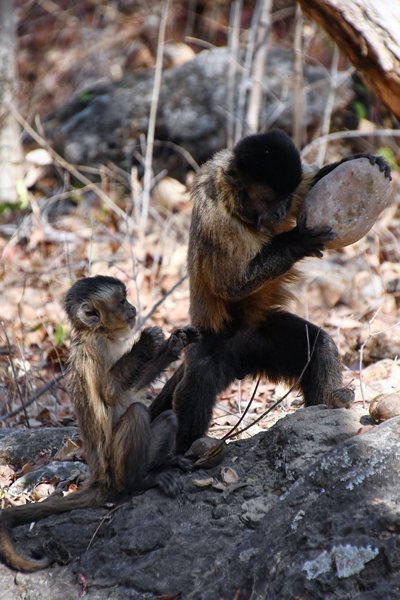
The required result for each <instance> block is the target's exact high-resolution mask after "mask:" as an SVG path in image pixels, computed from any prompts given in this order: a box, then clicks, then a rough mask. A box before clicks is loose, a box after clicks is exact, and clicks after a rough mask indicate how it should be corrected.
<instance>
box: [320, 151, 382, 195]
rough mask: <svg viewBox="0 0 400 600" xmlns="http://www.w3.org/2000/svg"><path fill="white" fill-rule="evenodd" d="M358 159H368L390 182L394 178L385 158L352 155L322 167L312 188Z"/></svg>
mask: <svg viewBox="0 0 400 600" xmlns="http://www.w3.org/2000/svg"><path fill="white" fill-rule="evenodd" d="M356 158H367V159H368V160H369V162H370V163H371V165H377V166H378V167H379V170H380V172H381V173H383V174H384V175H385V177H389V179H390V180H391V179H392V176H391V174H390V165H389V164H388V163H387V162H386V160H385V159H384V158H383V156H376V154H370V153H369V152H368V153H366V154H351V155H350V156H345V157H344V158H342V160H338V161H337V162H334V163H330V164H329V165H325V166H324V167H321V169H319V171H317V173H316V174H315V175H314V177H313V179H312V184H311V187H313V186H314V185H315V184H316V183H317V181H319V180H320V179H322V178H323V177H325V175H328V173H331V172H332V171H333V170H334V169H336V167H338V166H339V165H342V164H343V163H345V162H348V161H349V160H354V159H356Z"/></svg>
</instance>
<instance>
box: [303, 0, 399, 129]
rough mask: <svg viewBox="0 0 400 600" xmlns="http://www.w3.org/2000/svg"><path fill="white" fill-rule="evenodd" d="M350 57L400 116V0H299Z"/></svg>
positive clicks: (305, 10)
mask: <svg viewBox="0 0 400 600" xmlns="http://www.w3.org/2000/svg"><path fill="white" fill-rule="evenodd" d="M299 2H300V4H301V6H302V9H303V11H304V12H305V14H306V15H308V16H309V17H310V18H311V19H313V20H314V21H316V22H317V23H318V24H319V25H321V27H322V28H323V29H325V31H327V33H329V35H330V36H331V37H332V39H333V40H334V41H335V42H336V43H337V45H338V46H339V48H340V49H341V50H342V52H344V54H346V56H348V58H349V59H350V61H351V62H352V63H353V65H354V66H355V67H356V68H357V69H358V70H359V71H360V73H361V74H362V76H363V77H364V78H365V81H366V82H367V84H368V85H369V86H370V87H371V88H372V89H373V90H374V92H375V93H376V95H377V96H378V98H380V100H382V102H384V103H385V104H386V106H387V107H388V108H389V109H390V110H391V111H392V112H393V114H394V115H395V116H396V117H397V118H400V43H399V40H400V2H399V1H398V0H391V1H390V2H388V0H352V1H351V2H349V1H348V0H299Z"/></svg>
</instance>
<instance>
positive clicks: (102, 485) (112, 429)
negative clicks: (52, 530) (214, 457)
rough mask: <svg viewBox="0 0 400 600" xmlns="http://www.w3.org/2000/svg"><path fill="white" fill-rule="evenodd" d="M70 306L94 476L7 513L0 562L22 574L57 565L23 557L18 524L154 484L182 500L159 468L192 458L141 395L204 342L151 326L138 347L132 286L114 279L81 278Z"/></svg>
mask: <svg viewBox="0 0 400 600" xmlns="http://www.w3.org/2000/svg"><path fill="white" fill-rule="evenodd" d="M65 308H66V312H67V315H68V318H69V321H70V323H71V326H72V342H71V349H70V355H69V362H68V371H67V377H68V384H69V388H70V392H71V396H72V399H73V403H74V408H75V412H76V416H77V418H78V421H79V425H80V430H81V436H82V439H83V445H84V451H85V457H86V461H87V464H88V467H89V476H88V479H87V481H86V484H85V485H84V487H83V489H82V490H79V491H78V492H76V493H73V494H70V495H68V496H65V497H62V498H59V497H50V498H48V499H47V500H45V501H43V502H38V503H36V504H29V505H25V506H18V507H15V508H10V509H5V510H3V511H2V512H1V514H0V556H1V557H2V558H3V560H4V561H5V562H6V563H7V564H8V565H9V566H10V567H13V568H14V569H18V570H22V571H36V570H38V569H43V568H45V567H47V566H49V564H51V562H52V559H50V558H48V557H45V558H41V559H33V558H28V557H25V556H22V555H21V554H19V553H18V552H17V550H16V549H15V547H14V544H13V541H12V537H11V531H12V528H13V527H14V526H16V525H21V524H23V523H30V522H31V521H38V520H39V519H43V518H44V517H47V516H49V515H53V514H56V513H62V512H66V511H70V510H73V509H76V508H86V507H97V506H101V505H103V504H104V503H105V502H108V501H112V500H115V499H117V498H118V497H120V496H121V495H124V494H127V493H130V492H133V491H135V490H144V489H147V488H150V487H155V486H158V487H159V488H160V489H161V490H162V491H163V492H164V493H165V494H167V495H170V496H175V495H176V494H177V493H178V491H179V484H178V482H177V480H176V478H175V477H174V476H173V475H172V474H171V473H167V472H159V471H156V472H154V471H152V470H153V469H156V468H158V469H159V468H160V467H162V466H168V465H173V466H174V465H176V466H181V467H182V468H184V467H185V466H186V465H185V464H184V461H185V459H183V461H182V460H180V458H182V457H176V455H175V438H176V433H177V429H178V423H177V418H176V415H175V413H174V411H173V410H167V411H165V412H162V413H161V414H160V415H159V416H157V417H156V418H155V419H153V420H151V417H150V411H149V410H148V409H147V408H146V406H144V405H143V404H141V403H140V402H138V401H137V394H138V392H139V390H141V389H142V388H144V387H146V386H148V385H149V384H150V383H151V382H152V381H154V379H155V378H156V377H158V375H160V373H161V372H162V371H163V370H164V369H165V368H166V367H167V366H168V365H169V364H171V363H172V362H173V361H175V360H176V359H177V358H178V357H179V354H180V352H181V350H182V349H183V348H184V347H186V346H187V345H188V344H190V343H191V342H195V341H197V340H198V334H197V331H196V330H195V329H194V328H193V327H186V328H183V329H177V330H176V331H175V332H174V333H172V335H171V336H170V337H169V338H168V339H167V340H166V339H165V337H164V335H163V333H162V331H161V329H159V328H158V327H149V328H147V329H144V330H143V331H142V333H141V335H140V338H139V340H138V341H137V342H134V341H133V339H132V330H133V326H134V324H135V317H136V309H135V308H134V306H132V304H130V303H129V302H128V300H127V298H126V288H125V285H124V284H123V283H122V282H121V281H120V280H118V279H115V278H113V277H105V276H101V275H98V276H96V277H88V278H85V279H81V280H78V281H77V282H76V283H75V284H74V285H73V286H72V287H71V288H70V290H69V291H68V293H67V296H66V300H65ZM132 535H134V532H133V533H132Z"/></svg>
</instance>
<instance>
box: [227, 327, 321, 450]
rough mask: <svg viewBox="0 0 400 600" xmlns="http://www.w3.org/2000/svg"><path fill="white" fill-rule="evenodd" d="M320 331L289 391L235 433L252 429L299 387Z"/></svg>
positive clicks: (239, 433)
mask: <svg viewBox="0 0 400 600" xmlns="http://www.w3.org/2000/svg"><path fill="white" fill-rule="evenodd" d="M320 331H321V330H320V329H319V330H318V331H317V335H316V336H315V340H314V343H313V346H312V348H311V352H309V356H308V359H307V362H306V364H305V365H304V367H303V369H302V371H301V373H300V375H299V377H298V378H297V380H296V381H295V382H294V384H293V385H292V386H291V387H290V388H289V389H288V391H287V392H286V394H284V395H283V396H282V397H281V398H278V400H276V402H274V403H273V404H272V405H271V406H270V407H269V408H268V409H267V410H266V411H265V412H263V413H262V414H261V415H260V416H259V417H257V419H255V420H254V421H253V422H252V423H249V425H246V427H243V429H239V431H236V433H235V435H241V434H242V433H244V432H245V431H247V430H248V429H250V428H251V427H253V426H254V425H256V424H257V423H259V421H261V420H262V419H264V418H265V417H266V416H267V415H268V414H269V413H270V412H271V411H272V410H274V408H276V407H277V406H278V405H279V404H281V402H283V400H285V398H287V397H288V396H289V394H290V393H291V392H293V390H295V389H296V388H297V387H298V385H299V383H300V381H301V380H302V378H303V375H304V373H305V372H306V370H307V367H308V365H309V364H310V361H311V358H312V356H313V354H314V351H315V346H316V344H317V340H318V336H319V333H320ZM307 337H308V328H307ZM257 385H258V382H257ZM252 401H253V397H252V398H251V399H250V402H249V403H251V402H252ZM246 410H247V409H246ZM245 412H246V411H245ZM235 428H236V427H233V429H235ZM230 437H232V433H228V434H227V435H225V436H224V437H223V438H222V440H221V441H225V440H227V439H229V438H230Z"/></svg>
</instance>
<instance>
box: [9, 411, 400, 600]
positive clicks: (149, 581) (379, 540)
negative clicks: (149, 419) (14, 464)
mask: <svg viewBox="0 0 400 600" xmlns="http://www.w3.org/2000/svg"><path fill="white" fill-rule="evenodd" d="M370 422H371V420H370V418H369V416H368V415H367V413H366V411H363V410H361V409H358V408H352V409H350V410H345V409H340V410H328V409H325V408H324V407H321V406H318V407H312V408H307V409H302V410H298V411H297V413H295V414H292V415H289V416H287V417H285V418H284V419H282V420H280V421H278V423H276V424H275V425H274V426H273V427H272V428H271V429H270V430H268V431H267V432H265V433H261V434H259V435H257V436H255V437H254V438H251V439H249V440H243V441H240V442H235V443H232V444H230V445H229V447H228V452H227V456H226V458H225V460H224V465H223V466H229V467H231V468H233V469H235V471H236V472H237V474H238V476H239V482H238V483H239V484H242V485H241V487H240V486H239V485H237V484H235V485H232V486H228V487H227V488H226V489H225V490H224V491H217V490H216V489H214V488H212V487H209V488H197V487H195V486H194V485H193V482H192V480H193V479H195V478H196V479H201V478H203V477H204V478H208V477H210V475H211V476H213V477H215V478H218V479H220V475H221V466H220V467H216V468H215V469H213V470H211V471H198V472H196V473H194V474H193V473H187V474H184V475H182V481H183V493H182V495H181V496H179V497H178V498H177V499H170V498H166V497H164V496H162V495H161V494H160V493H159V492H158V491H156V490H150V491H148V492H146V493H144V494H141V495H138V496H134V497H132V498H130V499H129V500H128V501H127V502H126V503H125V504H122V505H120V506H119V507H118V508H116V509H115V510H109V509H96V510H80V511H74V512H72V513H69V514H66V515H59V516H57V517H52V518H49V519H46V520H44V521H42V522H40V523H38V524H37V525H36V526H35V527H34V528H33V529H32V530H31V531H28V530H29V528H28V527H20V528H18V529H17V530H15V539H16V541H17V543H18V546H19V547H20V548H22V546H24V551H25V552H29V549H31V550H32V549H36V550H38V548H40V544H41V542H40V540H41V539H43V537H46V538H48V537H49V536H53V537H54V538H55V539H60V540H62V541H63V543H64V544H65V545H66V546H67V547H68V549H69V551H70V552H71V554H72V556H73V560H72V562H71V563H70V564H69V565H67V566H64V567H60V566H55V567H53V568H51V569H48V570H46V571H42V572H38V573H34V574H31V575H25V574H21V573H18V574H17V575H16V574H15V573H14V572H12V571H10V570H9V569H8V568H7V567H5V566H0V590H2V591H1V592H0V598H3V597H4V598H13V599H19V598H21V599H22V598H24V600H30V599H36V598H40V599H49V600H50V599H51V600H57V599H58V598H63V599H64V598H78V597H80V594H82V592H84V591H85V593H86V595H85V596H84V597H85V598H93V599H96V600H97V599H100V600H102V599H103V598H104V599H106V598H112V599H121V600H122V599H124V600H125V599H127V598H128V599H137V600H139V599H140V600H146V599H155V598H160V597H161V598H184V599H187V598H188V599H196V600H197V599H200V600H215V599H216V598H238V599H243V600H245V599H246V600H247V599H249V598H250V599H254V600H255V599H257V600H258V599H261V598H265V599H268V600H282V599H285V600H292V599H293V600H295V599H300V598H301V599H307V600H308V599H314V598H315V599H318V600H320V599H321V598H324V600H330V599H339V598H340V599H341V600H345V599H348V600H354V599H358V600H361V599H362V600H367V598H369V599H371V600H372V599H373V600H377V599H378V600H379V599H382V600H387V599H391V598H399V597H400V535H399V532H400V525H399V523H400V518H399V517H400V506H399V502H398V496H399V491H398V481H399V475H400V417H395V418H393V419H390V420H389V421H386V422H385V423H383V424H381V425H377V426H375V427H373V428H372V429H370V430H369V431H368V432H367V433H362V434H357V432H358V431H359V430H360V428H361V427H362V425H363V424H366V423H370Z"/></svg>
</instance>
